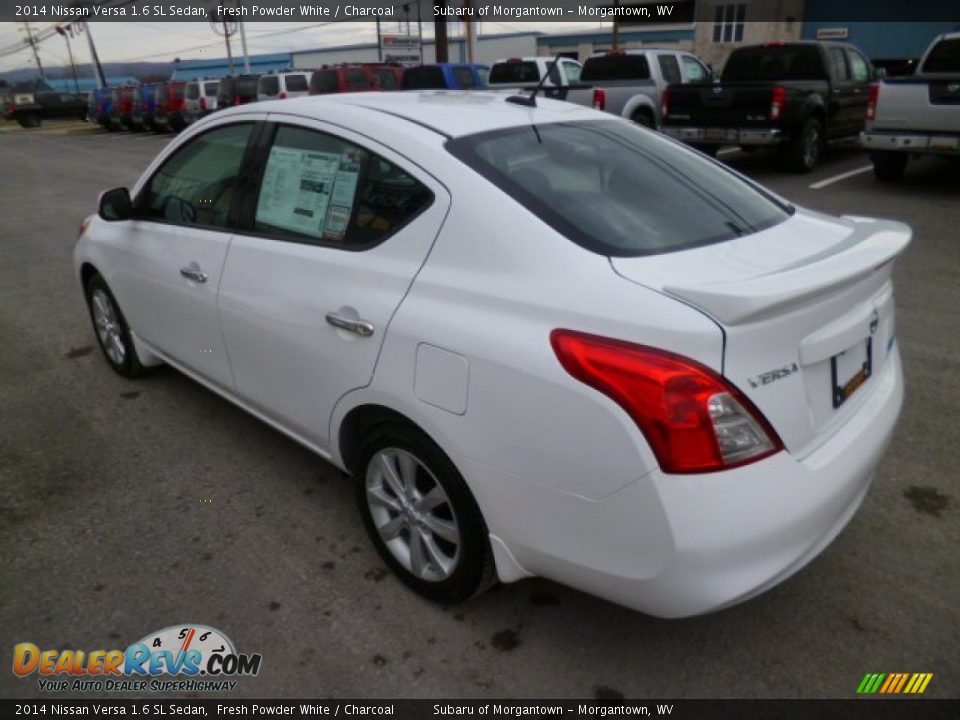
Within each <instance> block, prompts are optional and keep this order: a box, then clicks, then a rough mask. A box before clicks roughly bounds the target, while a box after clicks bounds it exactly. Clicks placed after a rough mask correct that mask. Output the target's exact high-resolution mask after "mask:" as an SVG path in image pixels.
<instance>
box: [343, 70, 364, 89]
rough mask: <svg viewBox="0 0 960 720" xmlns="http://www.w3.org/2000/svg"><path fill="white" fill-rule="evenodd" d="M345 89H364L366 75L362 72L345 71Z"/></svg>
mask: <svg viewBox="0 0 960 720" xmlns="http://www.w3.org/2000/svg"><path fill="white" fill-rule="evenodd" d="M346 80H347V87H348V88H350V89H352V90H353V89H358V88H366V87H367V74H366V73H365V72H364V71H363V70H347V72H346Z"/></svg>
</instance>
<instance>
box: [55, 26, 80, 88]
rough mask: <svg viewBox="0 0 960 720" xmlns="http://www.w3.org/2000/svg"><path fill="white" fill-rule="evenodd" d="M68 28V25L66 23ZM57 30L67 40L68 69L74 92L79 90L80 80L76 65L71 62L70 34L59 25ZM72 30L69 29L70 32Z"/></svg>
mask: <svg viewBox="0 0 960 720" xmlns="http://www.w3.org/2000/svg"><path fill="white" fill-rule="evenodd" d="M67 28H68V29H69V28H70V26H69V25H68V26H67ZM57 32H58V33H60V34H61V35H62V36H63V39H64V40H66V41H67V55H69V56H70V71H71V72H72V73H73V89H74V90H75V91H76V92H80V81H79V80H77V66H76V64H75V63H74V62H73V49H72V48H71V47H70V36H69V35H68V34H67V30H64V29H63V28H62V27H61V26H60V25H57ZM72 32H73V31H72V30H70V33H72Z"/></svg>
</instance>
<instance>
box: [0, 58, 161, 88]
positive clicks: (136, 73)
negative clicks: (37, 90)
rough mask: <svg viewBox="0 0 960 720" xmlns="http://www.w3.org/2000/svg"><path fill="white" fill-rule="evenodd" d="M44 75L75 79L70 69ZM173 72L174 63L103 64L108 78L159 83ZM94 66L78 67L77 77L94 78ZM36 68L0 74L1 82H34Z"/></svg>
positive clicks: (50, 70)
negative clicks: (122, 77) (132, 78)
mask: <svg viewBox="0 0 960 720" xmlns="http://www.w3.org/2000/svg"><path fill="white" fill-rule="evenodd" d="M43 69H44V74H45V75H46V76H47V77H48V78H50V79H54V78H71V79H72V78H73V74H72V73H71V71H70V67H69V66H67V67H44V68H43ZM172 72H173V63H172V62H162V63H161V62H134V63H103V73H104V75H107V76H128V75H132V76H133V77H135V78H137V79H139V80H144V81H148V82H151V81H157V80H166V79H168V78H169V77H170V75H171V73H172ZM94 74H95V73H94V69H93V65H92V64H90V63H84V64H82V65H77V77H81V78H84V77H89V78H92V77H94ZM37 75H38V72H37V69H36V68H23V69H21V70H11V71H9V72H5V73H0V80H5V81H6V82H7V84H8V85H16V84H17V83H20V82H24V81H26V80H33V79H34V78H35V77H37Z"/></svg>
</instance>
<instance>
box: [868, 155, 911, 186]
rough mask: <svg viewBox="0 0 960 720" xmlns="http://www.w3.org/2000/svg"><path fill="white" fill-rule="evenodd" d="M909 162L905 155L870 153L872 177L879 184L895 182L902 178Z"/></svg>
mask: <svg viewBox="0 0 960 720" xmlns="http://www.w3.org/2000/svg"><path fill="white" fill-rule="evenodd" d="M909 160H910V158H909V157H908V156H907V155H906V153H898V152H872V153H870V162H872V163H873V175H874V177H875V178H877V180H879V181H880V182H895V181H897V180H899V179H900V178H902V177H903V173H904V171H905V170H906V169H907V162H908V161H909Z"/></svg>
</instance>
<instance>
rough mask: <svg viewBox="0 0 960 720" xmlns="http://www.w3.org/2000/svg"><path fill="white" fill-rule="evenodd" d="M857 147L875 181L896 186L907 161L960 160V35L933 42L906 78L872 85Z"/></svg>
mask: <svg viewBox="0 0 960 720" xmlns="http://www.w3.org/2000/svg"><path fill="white" fill-rule="evenodd" d="M860 144H861V145H862V146H863V147H864V148H866V149H867V150H869V151H870V159H871V161H872V162H873V171H874V174H875V175H876V177H877V179H878V180H882V181H892V180H897V179H898V178H900V176H901V175H903V171H904V170H905V169H906V167H907V162H908V160H909V159H910V156H911V155H945V156H950V157H955V158H960V32H954V33H948V34H946V35H941V36H940V37H938V38H936V39H935V40H934V41H933V43H932V44H931V45H930V47H929V48H928V49H927V52H926V53H925V54H924V56H923V59H921V61H920V64H919V65H918V66H917V72H916V74H914V75H911V76H909V77H898V78H888V79H885V80H883V81H882V82H880V83H877V84H875V85H872V86H871V87H870V90H869V95H868V100H867V123H866V128H865V129H864V131H863V132H862V133H861V134H860Z"/></svg>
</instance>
